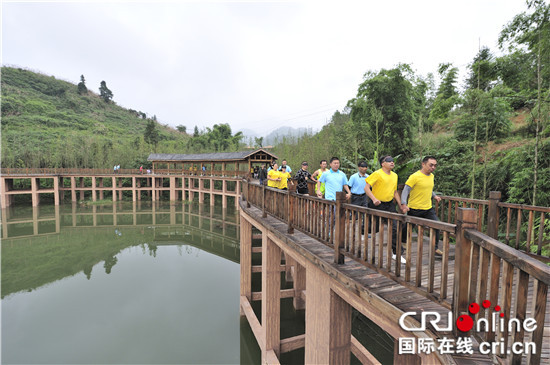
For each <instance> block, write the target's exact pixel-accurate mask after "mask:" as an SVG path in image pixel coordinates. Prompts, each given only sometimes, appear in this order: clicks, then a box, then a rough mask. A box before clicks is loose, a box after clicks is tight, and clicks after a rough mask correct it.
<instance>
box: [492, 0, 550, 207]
mask: <svg viewBox="0 0 550 365" xmlns="http://www.w3.org/2000/svg"><path fill="white" fill-rule="evenodd" d="M527 8H528V9H530V10H531V9H532V13H530V14H528V13H525V12H524V13H521V14H519V15H516V16H515V18H514V19H513V20H512V22H511V23H509V24H508V25H507V26H506V27H505V28H504V29H503V30H502V32H501V33H500V37H499V45H500V46H501V47H504V46H505V45H506V44H509V46H510V48H515V47H518V46H520V47H521V46H527V48H528V49H529V51H530V52H531V53H532V54H533V55H536V65H537V72H536V75H537V117H536V127H535V156H534V157H535V161H534V181H533V205H535V204H536V201H537V180H538V162H539V161H538V152H539V143H540V132H539V130H540V127H541V124H542V126H543V125H544V122H543V121H542V113H541V110H542V109H541V107H542V105H541V104H542V98H541V95H542V89H543V88H544V89H548V88H549V83H550V81H549V79H550V70H549V68H550V19H549V17H550V4H546V2H545V1H544V0H528V1H527ZM514 44H517V45H514ZM543 80H545V81H544V82H543ZM543 128H544V127H543Z"/></svg>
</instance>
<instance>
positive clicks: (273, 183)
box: [267, 162, 281, 189]
mask: <svg viewBox="0 0 550 365" xmlns="http://www.w3.org/2000/svg"><path fill="white" fill-rule="evenodd" d="M280 181H281V172H280V171H279V165H278V164H277V162H274V163H273V165H271V170H269V171H268V172H267V186H268V187H269V188H277V189H278V188H279V182H280Z"/></svg>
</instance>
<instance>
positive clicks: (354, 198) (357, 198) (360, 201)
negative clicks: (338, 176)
mask: <svg viewBox="0 0 550 365" xmlns="http://www.w3.org/2000/svg"><path fill="white" fill-rule="evenodd" d="M351 204H353V205H359V206H360V207H366V206H367V194H363V195H357V194H351Z"/></svg>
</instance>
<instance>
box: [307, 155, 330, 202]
mask: <svg viewBox="0 0 550 365" xmlns="http://www.w3.org/2000/svg"><path fill="white" fill-rule="evenodd" d="M319 167H320V168H319V169H318V170H316V171H315V172H314V173H313V174H312V175H311V180H313V181H315V184H316V185H315V193H316V194H317V193H319V191H320V192H321V195H324V194H325V183H321V185H320V187H319V190H317V182H318V181H319V179H320V178H321V176H323V174H324V173H325V172H327V171H328V169H327V160H321V162H319Z"/></svg>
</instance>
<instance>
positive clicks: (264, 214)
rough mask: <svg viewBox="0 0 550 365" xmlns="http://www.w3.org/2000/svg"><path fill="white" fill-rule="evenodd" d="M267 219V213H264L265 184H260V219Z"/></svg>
mask: <svg viewBox="0 0 550 365" xmlns="http://www.w3.org/2000/svg"><path fill="white" fill-rule="evenodd" d="M266 217H267V212H266V211H265V184H262V218H266Z"/></svg>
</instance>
